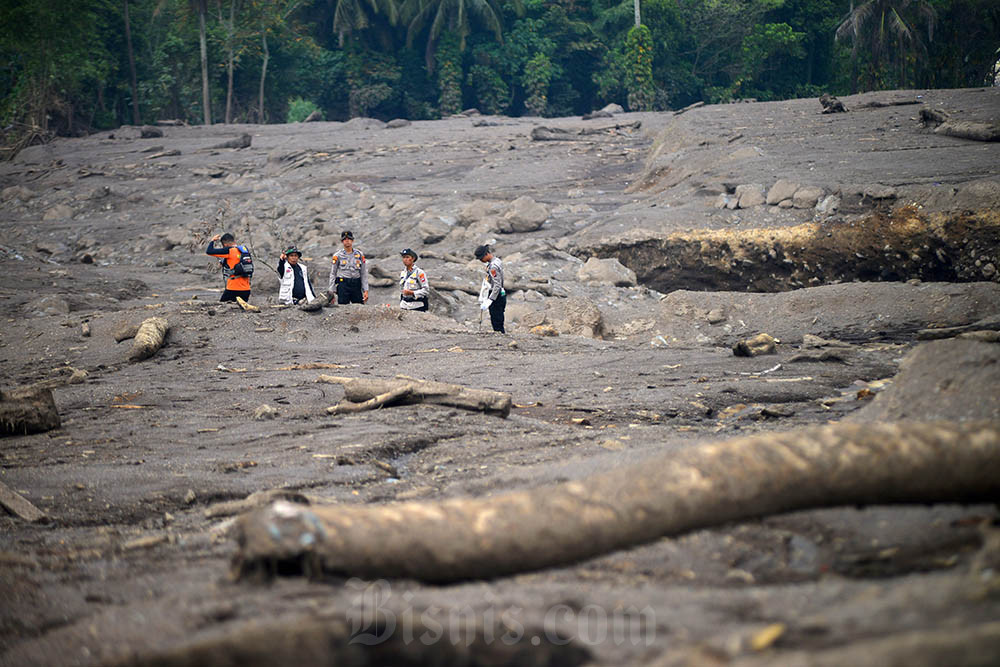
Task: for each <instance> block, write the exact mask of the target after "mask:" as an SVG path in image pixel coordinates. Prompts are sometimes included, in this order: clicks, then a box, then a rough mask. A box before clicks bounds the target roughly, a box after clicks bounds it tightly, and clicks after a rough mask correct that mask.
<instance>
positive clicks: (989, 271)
mask: <svg viewBox="0 0 1000 667" xmlns="http://www.w3.org/2000/svg"><path fill="white" fill-rule="evenodd" d="M982 272H983V278H987V279H989V280H992V279H993V278H994V276H996V275H997V267H995V266H993V262H988V263H986V264H984V265H983V269H982Z"/></svg>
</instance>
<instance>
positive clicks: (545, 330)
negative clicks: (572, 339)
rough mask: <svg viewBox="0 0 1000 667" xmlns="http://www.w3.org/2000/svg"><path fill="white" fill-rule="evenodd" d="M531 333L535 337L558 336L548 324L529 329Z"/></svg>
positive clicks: (557, 332)
mask: <svg viewBox="0 0 1000 667" xmlns="http://www.w3.org/2000/svg"><path fill="white" fill-rule="evenodd" d="M530 331H531V333H533V334H535V335H536V336H558V335H559V331H558V330H556V328H555V327H554V326H552V325H550V324H539V325H538V326H534V327H531V329H530Z"/></svg>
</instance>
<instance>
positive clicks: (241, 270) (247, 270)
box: [233, 245, 253, 278]
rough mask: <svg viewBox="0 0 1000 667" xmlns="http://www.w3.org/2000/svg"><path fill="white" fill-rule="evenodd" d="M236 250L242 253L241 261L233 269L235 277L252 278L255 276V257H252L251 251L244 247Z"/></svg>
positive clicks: (238, 247) (239, 246)
mask: <svg viewBox="0 0 1000 667" xmlns="http://www.w3.org/2000/svg"><path fill="white" fill-rule="evenodd" d="M236 248H237V249H238V250H239V251H240V261H239V262H237V264H236V266H234V267H233V275H234V276H239V277H242V278H250V277H251V276H253V257H251V256H250V251H249V250H247V249H246V248H244V247H243V246H241V245H238V246H236Z"/></svg>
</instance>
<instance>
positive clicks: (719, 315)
mask: <svg viewBox="0 0 1000 667" xmlns="http://www.w3.org/2000/svg"><path fill="white" fill-rule="evenodd" d="M705 319H707V320H708V323H709V324H722V323H723V322H725V321H726V313H725V312H724V311H723V310H722V309H721V308H713V309H712V310H710V311H708V315H707V316H706V317H705Z"/></svg>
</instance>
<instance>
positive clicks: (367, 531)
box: [233, 421, 1000, 582]
mask: <svg viewBox="0 0 1000 667" xmlns="http://www.w3.org/2000/svg"><path fill="white" fill-rule="evenodd" d="M998 492H1000V422H996V421H985V422H983V421H980V422H963V423H954V422H931V423H899V424H877V425H859V424H846V423H842V424H834V425H828V426H822V427H814V428H810V429H803V430H799V431H792V432H788V433H775V434H767V435H759V436H754V437H745V438H736V439H733V440H728V441H724V442H720V443H716V444H706V445H700V446H697V447H691V448H688V449H686V450H684V451H683V452H681V453H679V454H677V453H671V454H670V455H669V456H665V457H661V458H656V459H652V460H649V461H645V462H643V463H641V464H638V465H634V466H627V467H623V468H620V469H618V470H614V471H612V472H610V473H606V474H601V475H595V476H593V477H590V478H587V479H584V480H580V481H571V482H566V483H564V484H559V485H555V486H546V487H541V488H537V489H532V490H530V491H520V492H514V493H508V494H504V495H498V496H493V497H490V498H475V499H466V498H452V499H448V500H444V501H441V502H433V503H432V502H408V503H398V504H391V505H383V506H365V507H358V506H331V507H328V508H315V509H314V508H306V507H300V506H296V505H292V504H291V503H280V502H279V503H275V504H274V505H272V506H271V507H269V508H267V509H264V510H260V511H257V512H254V513H252V514H249V515H245V516H243V517H241V518H240V520H239V522H238V527H237V539H238V542H239V550H238V552H237V554H236V556H235V558H234V562H233V566H234V573H235V574H237V575H240V574H246V573H251V572H255V571H258V568H259V566H261V565H267V566H273V565H274V564H275V563H276V562H288V561H297V560H298V561H300V562H302V564H303V565H304V566H305V567H306V568H309V569H312V570H313V571H317V572H318V571H320V570H323V571H330V572H337V573H343V574H350V575H357V576H362V577H388V576H392V577H414V578H416V579H421V580H424V581H439V582H443V581H455V580H462V579H474V578H492V577H497V576H501V575H506V574H513V573H516V572H525V571H530V570H537V569H540V568H545V567H551V566H556V565H564V564H567V563H573V562H577V561H580V560H583V559H585V558H590V557H593V556H597V555H600V554H604V553H608V552H610V551H615V550H617V549H624V548H627V547H631V546H635V545H638V544H643V543H646V542H650V541H652V540H655V539H658V538H660V537H663V536H666V535H678V534H681V533H685V532H688V531H691V530H696V529H700V528H705V527H709V526H717V525H720V524H724V523H728V522H731V521H739V520H743V519H749V518H754V517H762V516H768V515H771V514H776V513H779V512H789V511H793V510H802V509H808V508H818V507H831V506H837V505H866V504H888V503H932V502H981V501H991V500H996V498H997V494H998Z"/></svg>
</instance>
